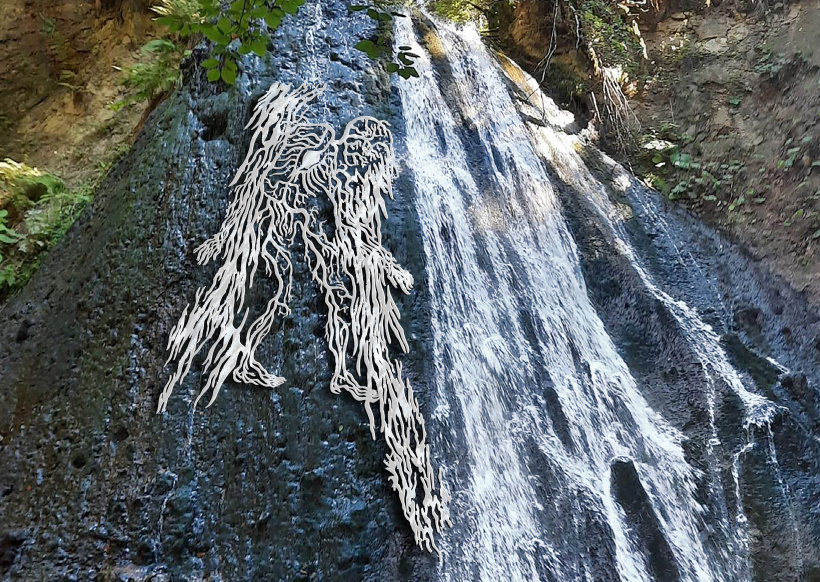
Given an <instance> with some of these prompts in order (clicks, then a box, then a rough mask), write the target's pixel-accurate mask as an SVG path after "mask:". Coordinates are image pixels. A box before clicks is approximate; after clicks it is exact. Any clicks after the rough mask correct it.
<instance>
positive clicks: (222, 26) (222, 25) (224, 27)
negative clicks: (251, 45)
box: [216, 16, 231, 34]
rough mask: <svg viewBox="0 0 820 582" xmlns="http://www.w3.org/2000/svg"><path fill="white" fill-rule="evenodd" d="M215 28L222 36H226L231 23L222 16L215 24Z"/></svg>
mask: <svg viewBox="0 0 820 582" xmlns="http://www.w3.org/2000/svg"><path fill="white" fill-rule="evenodd" d="M216 27H217V28H218V29H219V30H220V31H221V32H223V33H224V34H228V33H229V32H230V31H231V21H230V20H228V19H227V18H225V17H224V16H223V17H222V18H220V19H219V21H218V22H217V23H216Z"/></svg>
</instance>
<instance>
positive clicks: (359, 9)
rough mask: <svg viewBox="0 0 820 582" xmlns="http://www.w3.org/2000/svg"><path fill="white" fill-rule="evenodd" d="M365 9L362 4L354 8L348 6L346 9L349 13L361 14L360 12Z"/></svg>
mask: <svg viewBox="0 0 820 582" xmlns="http://www.w3.org/2000/svg"><path fill="white" fill-rule="evenodd" d="M367 8H368V7H367V6H366V5H364V4H357V5H354V6H348V7H347V9H348V10H349V11H350V12H361V11H362V10H367Z"/></svg>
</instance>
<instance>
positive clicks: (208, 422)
mask: <svg viewBox="0 0 820 582" xmlns="http://www.w3.org/2000/svg"><path fill="white" fill-rule="evenodd" d="M320 14H321V16H322V27H321V28H319V29H318V30H315V31H314V42H315V46H316V47H318V48H317V50H316V53H315V54H314V55H310V54H309V50H310V43H308V42H306V30H307V29H308V27H310V26H313V27H314V28H315V27H316V23H317V20H316V15H317V13H316V10H315V5H308V6H305V7H304V8H303V10H302V12H301V13H300V16H299V17H298V18H294V19H289V20H288V21H287V22H286V23H285V24H283V26H282V27H281V28H280V30H279V31H277V34H276V37H275V45H276V47H275V49H274V50H273V51H272V53H271V55H270V56H269V57H267V58H266V59H264V60H262V59H257V58H255V57H254V58H251V59H249V60H248V61H247V62H246V63H245V66H244V73H243V74H242V75H241V76H240V78H239V80H238V81H237V86H236V87H235V88H231V89H227V88H225V87H221V86H215V85H211V84H209V83H207V82H205V80H204V72H203V71H202V70H201V69H200V68H199V67H198V66H197V61H199V60H201V58H203V56H202V54H199V52H197V54H195V55H194V58H193V59H190V62H188V63H185V64H184V66H183V69H184V77H185V83H184V86H183V87H182V88H181V89H179V90H178V91H177V92H176V93H175V94H174V95H173V96H172V97H171V98H169V99H168V101H167V102H165V103H164V104H163V105H162V106H160V108H159V109H158V110H156V111H155V112H154V113H153V114H152V115H151V117H150V118H149V120H148V122H147V123H146V126H145V128H144V130H143V132H142V134H141V135H140V136H139V138H138V140H137V143H136V145H135V146H134V148H133V150H132V152H131V153H130V154H129V155H128V156H127V157H126V158H125V159H124V160H123V161H122V162H121V163H120V164H119V165H118V166H117V167H116V168H115V169H114V171H113V172H112V173H111V175H110V176H109V177H108V179H107V180H106V181H105V183H104V184H103V185H102V187H101V189H100V191H99V193H98V196H97V198H96V200H95V201H94V203H93V205H92V206H91V207H90V208H89V209H88V211H87V212H86V213H85V214H84V216H83V217H82V218H81V219H80V221H79V222H78V223H77V224H76V225H75V226H74V227H73V228H72V229H71V231H70V232H69V234H68V235H67V236H66V238H65V240H64V241H63V242H62V244H61V245H60V246H59V247H58V248H56V249H55V250H54V251H53V252H52V253H51V254H50V255H49V256H48V258H47V259H46V260H45V263H44V265H43V266H42V268H41V269H40V271H39V272H38V273H37V275H36V276H35V278H34V279H33V280H32V282H31V283H30V285H29V286H28V287H27V288H26V290H25V292H24V293H22V294H21V295H19V296H18V297H16V298H15V299H14V300H13V301H12V302H11V303H10V304H9V305H8V306H7V307H6V308H5V309H4V310H3V312H2V313H0V437H2V440H0V469H1V470H0V579H9V580H37V581H40V580H129V579H140V580H141V579H152V580H181V579H188V578H189V577H191V576H202V577H203V578H204V579H211V580H231V581H238V580H361V579H374V580H376V579H378V580H400V579H408V578H409V577H410V575H411V574H412V572H413V568H412V565H411V562H412V560H414V559H420V560H421V562H422V563H423V564H426V563H428V562H429V563H430V564H434V563H435V558H434V557H432V556H429V555H427V554H423V553H421V552H419V551H418V550H417V549H416V548H415V546H414V545H413V543H412V537H411V535H410V530H409V527H407V526H406V524H405V523H404V521H403V519H402V518H401V513H400V511H399V508H398V502H397V500H396V499H395V494H394V493H392V491H390V489H389V485H388V483H387V481H386V479H385V472H384V470H383V463H382V455H383V452H384V450H383V447H382V445H381V443H379V442H375V441H373V440H371V437H370V432H369V429H368V426H367V419H366V415H365V414H364V410H363V409H362V407H361V405H360V404H359V403H357V402H355V401H354V400H353V399H352V398H350V397H348V396H347V395H342V396H334V395H332V394H330V393H329V391H328V389H327V387H328V382H329V372H328V365H327V361H328V354H327V353H326V349H325V344H324V340H323V335H324V321H323V317H324V315H323V311H322V308H321V302H320V300H319V298H318V296H317V294H316V289H315V288H314V286H313V285H312V284H311V282H310V277H309V275H308V273H307V271H306V270H305V268H304V265H303V264H301V263H298V261H294V264H295V265H296V268H297V269H296V271H297V272H296V275H295V277H294V290H293V297H294V300H293V303H292V305H291V307H292V313H291V315H290V316H289V317H287V318H285V319H284V320H283V321H281V322H280V323H279V324H278V326H277V327H275V328H274V330H273V331H272V333H271V335H270V338H269V341H268V342H267V343H266V344H265V345H263V348H262V349H261V350H260V353H259V357H260V360H261V361H262V362H264V363H265V364H266V365H268V366H269V367H270V369H271V370H275V371H280V372H281V374H282V375H283V376H285V377H286V378H287V379H288V381H287V383H286V384H284V385H283V386H282V387H280V388H279V389H278V390H277V391H275V392H271V391H268V390H261V389H256V388H251V387H247V386H239V385H234V384H231V383H228V384H227V385H226V386H225V387H224V388H223V391H222V392H221V394H220V396H219V398H218V400H217V402H216V403H215V404H214V405H213V406H212V407H211V408H208V409H203V408H199V409H197V410H193V411H192V409H191V408H190V405H191V401H192V399H193V397H194V396H195V395H196V394H197V392H198V391H199V389H200V387H201V386H200V370H199V369H193V370H192V371H191V373H190V374H189V375H188V376H187V378H186V380H185V383H184V385H183V386H182V387H181V389H178V390H177V391H176V392H175V394H174V395H173V396H172V398H171V401H170V404H169V407H168V412H167V413H166V414H163V415H157V414H156V413H155V409H156V404H157V398H158V395H159V392H160V390H161V389H162V387H163V385H164V384H165V382H166V380H167V377H168V374H169V371H170V370H169V369H168V368H166V367H165V366H164V359H165V356H166V353H165V343H166V341H167V337H168V333H169V331H170V328H171V326H172V325H173V324H174V323H175V322H176V321H177V319H178V317H179V315H180V314H181V312H182V309H183V308H184V306H185V305H186V303H188V302H189V301H190V300H192V298H193V294H194V291H195V289H196V287H197V286H198V285H203V284H207V283H209V281H210V277H211V276H212V274H213V272H214V270H215V266H214V265H208V266H205V267H200V266H198V265H197V264H196V262H195V257H194V252H193V251H194V248H195V247H196V246H197V245H198V244H200V243H201V242H202V241H204V240H205V239H206V238H208V237H209V236H211V235H212V234H213V233H215V232H216V231H217V229H218V227H219V225H220V222H221V220H222V217H223V216H224V214H225V211H226V207H227V202H228V199H229V198H228V196H229V192H228V190H227V187H226V186H227V184H228V182H229V181H230V179H231V177H232V175H233V172H234V171H235V168H236V167H237V165H238V163H239V161H240V160H241V159H242V157H243V156H244V153H245V149H246V147H247V141H248V140H247V137H248V136H247V135H246V133H245V131H244V129H243V128H244V125H245V123H246V122H247V120H248V118H249V114H250V111H251V109H252V105H253V103H254V99H255V98H258V96H260V95H261V94H262V93H263V92H264V91H265V90H266V89H267V88H268V87H269V86H270V83H271V82H273V81H274V80H278V81H283V82H287V83H299V82H300V81H301V80H302V79H310V78H311V75H312V71H311V70H310V65H309V64H308V63H315V62H318V63H320V64H321V66H323V67H327V75H326V78H327V80H328V84H329V87H328V90H327V92H326V100H325V102H324V103H323V104H319V105H317V106H315V107H314V108H313V110H312V115H314V118H316V119H318V118H319V116H322V115H324V116H325V119H326V120H327V121H329V122H330V123H332V124H333V125H334V126H335V127H337V129H338V130H341V129H342V127H343V125H344V123H346V122H347V121H348V120H349V119H350V118H352V117H355V116H356V115H360V114H371V115H376V116H377V117H380V118H383V119H384V118H386V119H390V118H391V110H392V104H391V102H390V101H391V94H390V80H389V78H388V77H387V76H386V75H384V74H383V73H378V72H375V71H374V69H373V67H374V64H373V63H372V62H371V61H369V60H367V58H366V57H365V56H364V55H363V53H359V52H358V51H355V50H352V48H350V47H352V44H353V43H354V42H355V40H356V38H360V37H361V35H362V34H364V33H366V32H367V30H368V29H367V27H368V26H369V21H368V19H366V18H364V17H360V16H351V15H349V14H348V13H347V10H346V6H345V5H344V3H342V2H325V3H323V6H322V8H321V11H320ZM331 53H335V58H334V59H333V60H331V59H330V54H331ZM405 186H406V184H405ZM410 192H412V189H408V188H403V187H402V186H401V183H399V184H398V185H397V187H396V192H395V193H396V200H395V201H394V202H393V203H392V204H391V205H390V206H389V210H390V212H391V220H390V221H389V222H388V223H387V224H386V228H385V231H386V235H385V238H386V245H387V246H388V248H390V249H391V250H392V251H393V252H394V254H395V255H396V257H397V259H398V260H399V261H401V262H402V263H404V265H405V266H406V267H407V268H409V269H410V270H411V271H412V272H414V274H415V275H416V281H417V283H416V289H417V290H420V291H417V292H416V293H414V295H413V296H411V297H410V298H408V299H406V300H403V302H404V304H403V305H402V307H403V310H404V312H405V313H406V315H405V320H404V321H405V326H406V330H407V335H408V338H409V340H410V342H411V345H412V349H413V350H414V356H413V357H410V358H405V369H407V370H408V376H409V377H410V378H411V380H412V381H413V382H414V384H415V387H416V390H417V392H418V393H420V395H421V398H422V400H424V390H425V382H424V379H423V376H424V370H423V366H422V365H421V364H420V362H423V361H424V359H425V358H424V354H423V352H424V350H425V349H426V345H427V344H426V339H425V336H424V332H423V331H422V330H425V329H426V328H427V326H426V325H425V324H424V322H423V318H424V313H425V309H424V307H423V302H424V296H423V290H424V289H425V284H424V279H423V272H422V259H421V256H420V254H419V253H420V251H419V248H420V247H419V244H418V241H417V236H418V235H417V233H416V232H415V230H414V229H415V226H414V225H415V224H416V221H415V220H414V218H413V210H412V209H413V206H412V200H410V199H409V198H408V196H409V193H410ZM270 292H271V288H270V286H269V285H267V283H264V282H262V281H261V280H260V281H259V282H258V283H257V285H256V288H255V290H254V293H253V295H252V297H251V301H252V302H254V304H260V303H264V302H265V301H266V300H267V299H266V297H267V294H268V293H270ZM419 303H421V304H422V305H419ZM408 312H412V314H413V315H412V317H411V316H410V313H408Z"/></svg>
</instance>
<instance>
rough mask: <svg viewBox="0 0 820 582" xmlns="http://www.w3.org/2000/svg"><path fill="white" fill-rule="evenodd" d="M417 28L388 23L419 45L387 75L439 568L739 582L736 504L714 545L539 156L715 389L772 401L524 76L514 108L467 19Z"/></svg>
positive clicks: (678, 449) (677, 453)
mask: <svg viewBox="0 0 820 582" xmlns="http://www.w3.org/2000/svg"><path fill="white" fill-rule="evenodd" d="M423 34H424V35H425V36H426V38H425V39H424V44H426V45H427V46H428V47H431V48H432V47H435V48H434V50H431V51H430V53H429V54H428V52H427V51H426V50H425V49H424V48H422V46H421V43H420V39H419V38H417V35H416V31H415V30H414V28H413V25H412V23H411V22H410V21H409V19H398V21H397V23H396V44H397V45H410V46H412V47H413V51H414V52H415V53H417V54H418V55H419V58H418V59H417V62H416V65H415V66H416V68H417V70H418V72H419V75H420V78H418V79H412V80H410V81H409V82H406V83H404V82H403V83H400V84H399V85H398V87H399V93H400V96H401V100H402V106H403V114H404V118H405V123H406V131H405V140H406V143H405V146H406V152H407V153H406V158H407V159H406V163H407V166H408V168H410V169H411V170H412V172H413V176H414V180H415V192H416V206H417V210H418V214H419V219H420V222H421V227H422V232H423V238H424V248H425V254H426V257H427V268H428V276H429V287H430V292H431V302H432V309H433V314H432V326H433V337H434V355H435V369H436V382H437V395H436V397H435V402H434V403H433V407H434V414H433V419H432V424H433V425H434V426H435V427H437V428H436V429H434V430H437V431H438V440H437V443H436V445H435V446H436V448H437V449H438V450H439V451H441V452H442V460H441V461H442V462H443V463H445V464H447V465H449V466H448V471H447V474H448V475H450V476H452V477H451V481H452V482H451V483H450V489H451V490H453V491H454V493H455V495H454V500H453V507H452V510H453V515H454V516H455V519H454V521H455V522H456V527H455V528H454V530H452V531H451V532H449V533H445V534H444V538H445V539H444V541H443V547H444V553H445V556H446V557H445V560H444V563H443V565H442V566H441V572H440V573H441V578H442V579H443V580H452V581H462V580H465V581H466V580H487V581H496V580H515V581H518V580H521V581H523V580H527V581H530V580H539V579H540V580H560V581H562V582H563V581H567V582H569V581H576V580H579V581H580V580H589V579H592V578H593V576H594V578H595V579H612V580H617V579H620V580H623V581H625V582H626V581H630V582H631V581H649V580H676V579H680V580H685V581H698V582H706V581H715V582H718V581H739V580H748V579H749V578H750V574H749V569H748V542H747V539H746V534H745V530H744V527H743V516H742V512H736V513H738V514H739V515H738V516H737V517H735V518H730V517H729V513H728V512H727V511H725V507H724V508H723V509H724V511H723V512H722V513H721V518H720V519H721V521H722V523H721V524H720V528H721V529H722V530H723V534H724V535H723V537H721V538H720V539H721V540H722V543H720V544H716V543H707V541H705V540H706V539H707V537H708V536H705V535H703V531H702V530H703V520H702V518H701V516H702V514H703V512H704V511H705V508H704V507H703V506H702V505H701V504H699V503H698V502H697V501H696V500H695V487H696V485H695V481H696V478H697V477H698V475H697V474H696V470H695V469H693V468H692V467H691V466H690V465H689V464H687V462H686V459H685V456H684V451H683V448H682V442H683V441H684V436H683V435H682V433H680V432H679V431H678V430H677V429H675V428H674V427H672V426H671V425H670V424H668V423H667V422H666V421H665V420H664V419H663V418H661V416H660V415H659V414H657V413H656V412H654V411H653V410H652V408H650V406H649V405H648V403H647V402H646V401H645V399H644V397H643V396H642V394H641V392H640V391H639V389H638V387H637V386H636V381H635V379H634V378H633V376H632V374H631V373H630V370H629V369H628V367H627V365H626V364H625V363H624V361H623V360H622V359H621V357H620V355H619V354H618V351H617V349H616V347H615V345H614V344H613V341H612V340H611V339H610V337H609V336H608V335H607V333H606V331H605V329H604V325H603V323H602V321H601V319H600V318H599V316H598V314H597V313H596V311H595V309H594V307H593V305H592V304H591V302H590V299H589V297H588V293H587V289H586V287H585V283H584V277H583V273H582V271H581V266H580V262H579V256H578V250H577V248H576V244H575V242H574V240H573V238H572V235H571V234H570V232H569V230H568V228H567V225H566V223H565V220H564V218H563V216H562V211H561V205H560V201H559V199H558V195H557V192H556V189H555V186H554V185H553V183H552V181H551V180H550V177H549V173H548V171H547V167H546V164H549V165H550V166H551V167H552V168H553V171H556V173H557V174H558V175H559V176H560V178H561V179H562V180H563V181H564V182H566V183H568V184H570V185H572V186H574V187H575V188H576V189H577V190H578V191H579V192H583V193H585V195H587V196H588V197H589V199H590V201H591V202H592V203H593V204H594V206H595V207H596V208H597V210H598V212H599V214H600V215H601V218H602V219H603V222H604V223H605V224H606V225H608V227H609V229H610V230H611V235H612V236H613V238H614V239H615V240H616V241H617V244H618V246H619V251H620V252H621V253H623V254H624V255H625V256H627V257H628V258H629V260H630V262H631V263H632V266H633V268H634V269H635V271H636V272H637V273H638V274H639V277H640V279H641V281H642V283H643V285H645V287H646V289H647V290H648V291H649V293H650V294H651V295H652V296H654V297H655V298H656V299H657V300H658V301H659V302H661V303H662V304H663V305H664V306H665V307H666V308H667V309H668V310H669V312H670V313H671V314H672V315H673V317H674V318H675V320H676V321H677V324H678V325H679V327H680V329H681V330H682V334H683V335H684V337H685V338H686V339H687V341H688V342H689V343H690V344H691V345H692V347H693V350H694V351H695V352H696V354H697V357H698V359H699V360H700V362H701V365H702V367H703V370H704V374H705V376H706V378H707V382H708V383H709V385H710V386H712V385H713V382H714V381H715V380H717V379H720V380H721V381H723V382H726V383H727V384H728V385H729V386H730V387H731V389H732V390H733V391H734V392H735V393H736V394H737V395H738V397H739V398H740V400H741V401H742V402H743V403H744V405H745V407H746V413H747V424H765V423H767V422H769V420H770V418H771V416H772V406H771V405H770V404H769V403H767V402H766V401H765V400H764V399H762V398H761V397H759V396H757V395H756V394H754V393H752V392H750V391H748V390H747V389H746V388H745V387H744V385H743V382H742V381H741V379H740V377H739V375H738V374H737V372H736V371H735V370H734V369H733V368H732V366H731V365H730V364H729V361H728V359H727V357H726V354H725V353H724V352H723V350H722V348H721V347H720V345H719V340H718V337H717V335H716V334H715V333H714V331H712V329H711V328H710V327H709V326H708V325H707V324H705V323H704V322H703V321H701V320H700V319H699V317H698V315H697V313H696V311H695V310H694V309H692V308H690V307H688V306H687V305H686V304H685V303H683V302H682V301H679V300H676V299H674V298H673V297H671V296H670V295H669V294H667V292H665V291H663V290H662V289H661V288H659V287H658V285H657V284H656V283H655V282H653V280H652V278H651V276H650V275H649V274H648V272H647V271H646V269H645V268H644V267H643V265H642V264H641V262H640V260H639V259H638V258H637V257H636V256H635V253H634V252H633V251H632V249H631V247H630V246H629V244H628V242H626V241H627V240H628V237H627V236H626V234H625V233H624V232H623V231H622V226H621V225H619V224H618V223H617V221H616V220H615V219H614V218H613V215H614V213H613V211H612V209H611V207H610V203H609V201H608V199H607V197H606V194H605V191H604V188H603V186H602V185H601V184H600V183H599V182H597V181H596V180H595V178H593V177H592V175H591V174H590V173H589V172H588V171H587V170H586V169H585V165H584V163H583V161H582V160H581V158H580V156H579V155H578V154H577V153H576V151H575V148H574V143H573V139H575V138H572V137H571V136H569V135H567V134H566V133H564V132H563V131H561V128H562V127H564V126H566V125H568V124H569V122H570V120H569V119H568V118H567V114H566V113H563V112H561V111H559V110H558V109H557V108H555V107H554V105H552V104H551V102H549V101H548V100H547V99H546V98H543V97H542V96H541V95H540V93H538V90H537V86H533V87H532V88H531V91H530V96H533V95H534V99H533V100H531V104H530V105H521V104H517V103H515V102H514V101H513V99H512V98H511V95H510V89H509V83H508V81H507V80H505V79H504V72H503V70H502V69H501V68H500V67H499V66H498V63H497V61H496V60H495V59H494V58H493V57H492V56H491V55H490V54H489V53H488V51H487V49H486V48H485V47H484V45H483V44H482V42H481V40H480V38H479V36H478V34H477V32H476V31H475V29H471V28H467V29H465V30H457V29H455V28H453V27H450V26H448V25H444V24H433V25H432V28H431V29H430V30H425V31H424V33H423ZM511 66H512V65H511ZM518 74H519V75H520V76H521V77H522V78H524V79H525V81H524V83H525V84H527V83H531V80H528V79H527V77H526V75H524V74H523V73H521V72H520V71H518ZM527 108H529V109H527ZM522 113H523V114H524V116H523V117H522ZM527 116H529V117H530V118H532V117H547V116H548V117H549V119H548V121H549V123H546V124H544V126H543V127H542V126H541V125H536V124H532V123H528V122H526V121H525V118H526V117H527ZM621 173H622V174H623V176H620V177H619V179H621V180H626V181H629V177H628V176H627V175H626V173H625V172H623V171H622V170H621ZM644 210H646V211H648V210H647V209H644ZM712 389H713V388H711V387H710V388H708V390H709V391H710V392H709V405H710V411H709V412H710V415H711V422H712V429H713V432H712V441H710V442H711V444H712V445H716V444H719V440H718V438H717V432H716V430H715V429H714V410H713V409H712V407H713V406H714V403H713V401H712V398H713V396H712V393H711V390H712ZM633 466H634V470H632V469H631V467H633ZM624 467H628V469H624ZM613 471H618V475H620V476H623V475H624V474H632V475H637V479H638V480H639V485H637V488H642V489H643V490H644V491H645V496H644V498H645V499H647V500H648V504H649V506H650V507H651V509H650V510H648V511H649V512H650V513H651V515H652V516H654V517H652V518H651V519H650V520H649V521H650V522H651V521H652V520H654V523H656V524H657V535H655V536H654V538H653V539H654V541H653V542H652V543H650V544H649V545H648V546H647V547H648V549H647V547H644V548H643V549H641V547H639V546H640V544H641V543H642V542H641V541H640V539H638V538H639V537H640V536H639V535H636V532H635V529H636V526H635V524H634V522H632V523H630V521H629V517H628V515H627V512H626V510H625V509H624V508H623V503H622V501H623V500H622V498H619V496H618V493H617V492H615V491H613V488H614V485H613V484H614V483H615V482H616V481H617V479H614V478H613ZM624 471H625V472H624ZM630 471H631V473H630ZM618 478H621V477H618ZM718 483H719V481H718ZM713 486H714V487H720V485H719V484H718V485H713ZM621 496H623V492H621ZM712 496H713V498H721V499H722V492H721V491H713V492H712ZM636 503H637V502H636ZM642 515H644V516H645V515H646V514H642ZM733 520H734V522H733ZM638 533H640V532H638Z"/></svg>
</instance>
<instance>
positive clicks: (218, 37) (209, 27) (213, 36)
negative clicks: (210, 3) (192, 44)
mask: <svg viewBox="0 0 820 582" xmlns="http://www.w3.org/2000/svg"><path fill="white" fill-rule="evenodd" d="M202 34H204V35H205V38H207V39H208V40H209V41H211V42H215V43H217V44H220V43H221V44H228V43H222V42H221V41H222V39H223V34H222V33H221V32H219V30H217V28H216V27H215V26H214V25H213V24H204V25H202Z"/></svg>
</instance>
